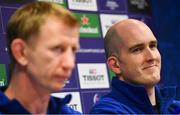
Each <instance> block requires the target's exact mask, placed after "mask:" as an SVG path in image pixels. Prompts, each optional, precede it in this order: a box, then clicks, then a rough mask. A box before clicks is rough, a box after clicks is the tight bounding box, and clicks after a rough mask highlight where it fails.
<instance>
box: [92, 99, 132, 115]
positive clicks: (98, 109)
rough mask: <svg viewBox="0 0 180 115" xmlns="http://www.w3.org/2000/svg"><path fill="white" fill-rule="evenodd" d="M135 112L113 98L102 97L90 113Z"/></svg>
mask: <svg viewBox="0 0 180 115" xmlns="http://www.w3.org/2000/svg"><path fill="white" fill-rule="evenodd" d="M129 113H134V112H133V111H132V110H131V109H130V108H129V107H127V106H126V105H124V104H122V103H120V102H118V101H117V100H115V99H113V98H108V97H106V98H101V99H100V100H99V101H97V102H96V103H95V105H94V106H93V107H92V109H91V111H90V114H129Z"/></svg>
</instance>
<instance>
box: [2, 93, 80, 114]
mask: <svg viewBox="0 0 180 115" xmlns="http://www.w3.org/2000/svg"><path fill="white" fill-rule="evenodd" d="M71 97H72V96H71V95H67V96H66V97H65V98H56V97H51V99H50V102H49V106H48V113H47V114H80V113H79V112H77V111H75V110H73V109H71V108H70V107H68V106H67V105H66V104H67V103H69V102H70V100H71ZM0 114H30V113H29V112H28V111H27V110H26V109H25V108H24V107H23V106H22V105H21V104H20V103H19V102H18V101H17V100H9V99H8V98H7V97H6V96H5V95H4V94H3V93H2V92H0Z"/></svg>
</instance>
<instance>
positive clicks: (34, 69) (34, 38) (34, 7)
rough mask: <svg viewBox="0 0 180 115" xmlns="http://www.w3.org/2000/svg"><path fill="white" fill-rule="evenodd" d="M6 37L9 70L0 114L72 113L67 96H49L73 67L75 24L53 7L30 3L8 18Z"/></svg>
mask: <svg viewBox="0 0 180 115" xmlns="http://www.w3.org/2000/svg"><path fill="white" fill-rule="evenodd" d="M7 38H8V40H9V42H8V47H9V51H10V56H11V58H12V60H13V65H14V66H13V71H12V73H11V80H10V83H9V86H8V88H7V90H6V91H5V92H4V93H2V92H1V93H0V113H3V114H11V113H16V114H17V113H23V114H28V113H31V114H53V113H54V114H55V113H56V114H57V113H59V114H74V113H78V112H77V111H74V110H73V109H71V108H69V107H68V106H67V105H66V104H67V103H69V101H70V99H71V96H66V97H65V98H63V99H60V98H55V97H51V95H50V94H51V93H53V92H57V91H59V90H61V89H62V88H63V87H64V85H65V84H66V81H67V80H68V79H69V77H70V75H71V72H72V69H73V67H74V65H75V53H76V50H77V49H78V48H79V23H78V20H77V19H76V18H75V17H74V15H72V13H71V12H69V11H68V10H66V9H64V8H62V7H60V6H59V5H57V4H53V3H48V2H33V3H29V4H27V5H25V6H23V7H21V8H19V9H18V10H17V11H16V12H15V13H14V14H13V15H12V17H11V18H10V20H9V23H8V26H7Z"/></svg>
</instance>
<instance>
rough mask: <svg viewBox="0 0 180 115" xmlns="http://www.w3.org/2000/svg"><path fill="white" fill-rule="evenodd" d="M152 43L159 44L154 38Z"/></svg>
mask: <svg viewBox="0 0 180 115" xmlns="http://www.w3.org/2000/svg"><path fill="white" fill-rule="evenodd" d="M150 44H158V42H157V40H153V41H151V42H150Z"/></svg>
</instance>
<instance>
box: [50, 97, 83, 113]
mask: <svg viewBox="0 0 180 115" xmlns="http://www.w3.org/2000/svg"><path fill="white" fill-rule="evenodd" d="M71 98H72V96H71V95H66V96H65V97H64V98H59V97H54V96H52V97H51V101H50V108H49V112H50V114H51V113H61V114H81V113H80V112H78V111H76V110H74V109H72V108H71V107H69V106H68V105H67V104H68V103H69V102H70V101H71Z"/></svg>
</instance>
